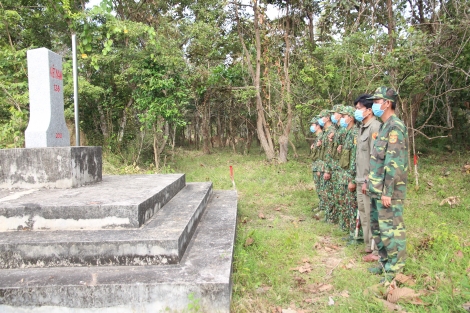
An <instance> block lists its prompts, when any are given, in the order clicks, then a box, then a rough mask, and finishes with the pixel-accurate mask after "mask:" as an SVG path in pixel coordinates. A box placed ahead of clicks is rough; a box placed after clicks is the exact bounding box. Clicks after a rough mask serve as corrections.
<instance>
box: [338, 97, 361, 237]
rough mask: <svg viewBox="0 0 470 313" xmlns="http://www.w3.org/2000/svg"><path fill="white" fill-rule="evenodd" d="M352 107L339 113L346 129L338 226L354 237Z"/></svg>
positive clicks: (345, 107) (342, 156)
mask: <svg viewBox="0 0 470 313" xmlns="http://www.w3.org/2000/svg"><path fill="white" fill-rule="evenodd" d="M354 111H355V110H354V108H353V107H350V106H344V107H343V108H342V109H341V110H340V113H341V114H342V117H341V119H340V126H341V128H342V129H344V130H346V132H345V136H344V140H343V142H342V147H341V149H338V152H339V154H340V158H339V166H340V167H341V169H342V171H341V172H339V174H340V175H341V177H339V183H340V184H341V188H342V190H343V191H342V194H344V198H343V199H344V202H343V205H342V206H341V216H340V220H339V224H340V228H341V229H342V230H344V231H347V232H349V235H350V236H351V237H354V232H355V229H356V214H357V198H356V180H355V179H356V137H357V132H358V128H357V126H356V123H355V120H354Z"/></svg>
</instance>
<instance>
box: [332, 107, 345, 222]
mask: <svg viewBox="0 0 470 313" xmlns="http://www.w3.org/2000/svg"><path fill="white" fill-rule="evenodd" d="M342 109H343V105H341V104H336V105H334V106H333V108H332V109H331V110H330V113H332V115H331V121H332V122H333V123H334V124H335V127H336V131H335V134H334V136H333V146H332V147H331V154H330V155H329V157H331V159H330V163H331V168H332V170H333V174H332V183H333V194H332V197H333V199H334V205H335V209H334V214H333V215H332V221H333V222H334V223H338V222H339V220H340V214H341V212H342V211H344V210H345V203H344V197H345V196H346V189H345V188H344V186H345V185H347V180H346V179H345V175H346V173H345V170H344V169H343V168H342V167H341V166H340V165H339V159H340V156H341V149H342V147H343V143H344V139H345V137H346V133H347V130H346V129H345V128H343V127H340V119H341V116H342V114H341V113H340V112H341V110H342Z"/></svg>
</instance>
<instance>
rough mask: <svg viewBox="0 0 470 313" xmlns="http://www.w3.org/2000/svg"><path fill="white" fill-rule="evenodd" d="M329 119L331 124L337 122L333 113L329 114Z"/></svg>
mask: <svg viewBox="0 0 470 313" xmlns="http://www.w3.org/2000/svg"><path fill="white" fill-rule="evenodd" d="M331 121H332V122H333V124H336V123H338V120H337V119H335V115H334V114H331Z"/></svg>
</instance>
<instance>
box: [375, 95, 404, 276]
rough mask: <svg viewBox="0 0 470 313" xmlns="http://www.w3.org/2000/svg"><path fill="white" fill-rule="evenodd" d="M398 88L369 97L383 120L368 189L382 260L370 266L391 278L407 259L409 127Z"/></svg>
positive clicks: (376, 272)
mask: <svg viewBox="0 0 470 313" xmlns="http://www.w3.org/2000/svg"><path fill="white" fill-rule="evenodd" d="M396 98H397V94H396V92H395V91H394V90H393V89H391V88H388V89H387V88H386V87H379V88H377V90H376V91H375V93H374V95H373V96H372V97H371V98H370V99H373V100H374V104H373V106H372V112H373V113H374V115H375V116H377V117H380V118H381V119H382V121H383V124H382V126H381V127H380V129H379V133H378V135H377V139H376V140H375V142H374V146H373V148H372V152H371V160H370V171H369V177H368V189H369V192H370V197H371V229H372V235H373V238H374V241H375V243H376V244H377V248H378V249H379V256H380V262H381V263H380V264H379V266H377V267H373V268H370V269H369V271H370V272H371V273H374V274H380V273H382V271H383V270H385V272H387V273H391V274H388V275H387V276H386V278H387V279H391V278H392V277H393V275H394V273H397V272H401V271H402V270H403V267H404V266H405V259H406V237H405V234H406V232H405V224H404V222H403V203H404V200H405V197H406V182H407V175H408V131H407V129H406V126H405V124H404V123H403V122H402V121H401V120H400V119H399V118H398V117H397V116H396V115H395V107H396Z"/></svg>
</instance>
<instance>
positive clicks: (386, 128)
mask: <svg viewBox="0 0 470 313" xmlns="http://www.w3.org/2000/svg"><path fill="white" fill-rule="evenodd" d="M407 179H408V130H407V129H406V126H405V124H403V122H402V121H401V120H400V119H399V118H398V117H397V116H396V115H395V114H394V115H392V116H390V117H389V119H388V120H387V121H386V122H385V123H383V124H382V126H381V127H380V129H379V134H378V135H377V139H376V140H375V142H374V147H373V148H372V154H371V158H370V172H369V182H368V189H369V192H370V195H371V197H373V198H381V197H382V195H384V196H386V197H391V198H392V199H393V200H404V199H405V198H406V182H407Z"/></svg>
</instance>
